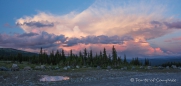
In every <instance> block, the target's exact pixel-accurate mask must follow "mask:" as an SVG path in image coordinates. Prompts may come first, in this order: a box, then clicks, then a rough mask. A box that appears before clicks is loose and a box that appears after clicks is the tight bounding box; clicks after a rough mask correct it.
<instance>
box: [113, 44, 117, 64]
mask: <svg viewBox="0 0 181 86" xmlns="http://www.w3.org/2000/svg"><path fill="white" fill-rule="evenodd" d="M112 57H113V64H114V66H117V52H116V49H115V48H114V46H113V48H112Z"/></svg>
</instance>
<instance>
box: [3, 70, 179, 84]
mask: <svg viewBox="0 0 181 86" xmlns="http://www.w3.org/2000/svg"><path fill="white" fill-rule="evenodd" d="M41 75H51V76H68V77H70V79H69V80H64V81H55V82H43V81H39V79H40V78H41ZM0 85H1V86H180V85H181V70H180V69H151V70H146V69H142V70H141V69H139V70H120V69H109V70H108V69H93V68H84V69H69V70H31V71H24V70H20V71H0Z"/></svg>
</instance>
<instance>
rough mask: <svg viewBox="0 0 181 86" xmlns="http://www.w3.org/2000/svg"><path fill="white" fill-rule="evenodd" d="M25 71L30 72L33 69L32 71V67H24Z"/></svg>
mask: <svg viewBox="0 0 181 86" xmlns="http://www.w3.org/2000/svg"><path fill="white" fill-rule="evenodd" d="M24 70H25V71H30V70H32V69H31V67H29V66H26V67H24Z"/></svg>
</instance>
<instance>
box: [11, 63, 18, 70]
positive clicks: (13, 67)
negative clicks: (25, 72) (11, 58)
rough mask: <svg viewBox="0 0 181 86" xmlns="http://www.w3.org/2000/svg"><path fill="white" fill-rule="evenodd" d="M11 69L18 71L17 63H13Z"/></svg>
mask: <svg viewBox="0 0 181 86" xmlns="http://www.w3.org/2000/svg"><path fill="white" fill-rule="evenodd" d="M11 70H12V71H19V67H18V65H17V64H13V65H12V68H11Z"/></svg>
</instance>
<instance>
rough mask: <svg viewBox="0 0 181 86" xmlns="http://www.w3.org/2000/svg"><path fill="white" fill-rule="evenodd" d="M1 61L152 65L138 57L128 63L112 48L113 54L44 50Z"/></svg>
mask: <svg viewBox="0 0 181 86" xmlns="http://www.w3.org/2000/svg"><path fill="white" fill-rule="evenodd" d="M0 60H6V61H18V62H19V63H22V61H27V62H30V63H32V64H48V65H60V66H76V65H79V66H90V67H96V66H101V67H107V66H112V67H119V66H121V65H150V62H149V60H148V59H145V62H144V64H143V63H142V62H140V61H139V59H138V57H136V58H133V59H132V60H131V61H130V62H128V61H127V57H126V55H125V54H124V57H123V59H122V58H121V57H118V55H117V51H116V48H115V47H114V46H113V47H112V54H107V52H106V48H104V49H103V52H102V51H100V52H99V53H97V52H96V54H95V55H93V51H92V50H89V51H88V50H87V49H86V48H85V49H84V50H83V52H82V51H79V53H78V54H74V53H73V52H72V50H70V52H69V55H65V52H64V50H63V49H62V50H61V51H59V50H57V51H56V52H54V51H51V52H50V54H49V55H48V54H47V53H46V52H45V51H43V49H42V48H40V52H39V54H38V55H33V56H23V55H22V54H21V53H18V54H17V55H16V56H13V55H10V56H8V57H4V56H0Z"/></svg>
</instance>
